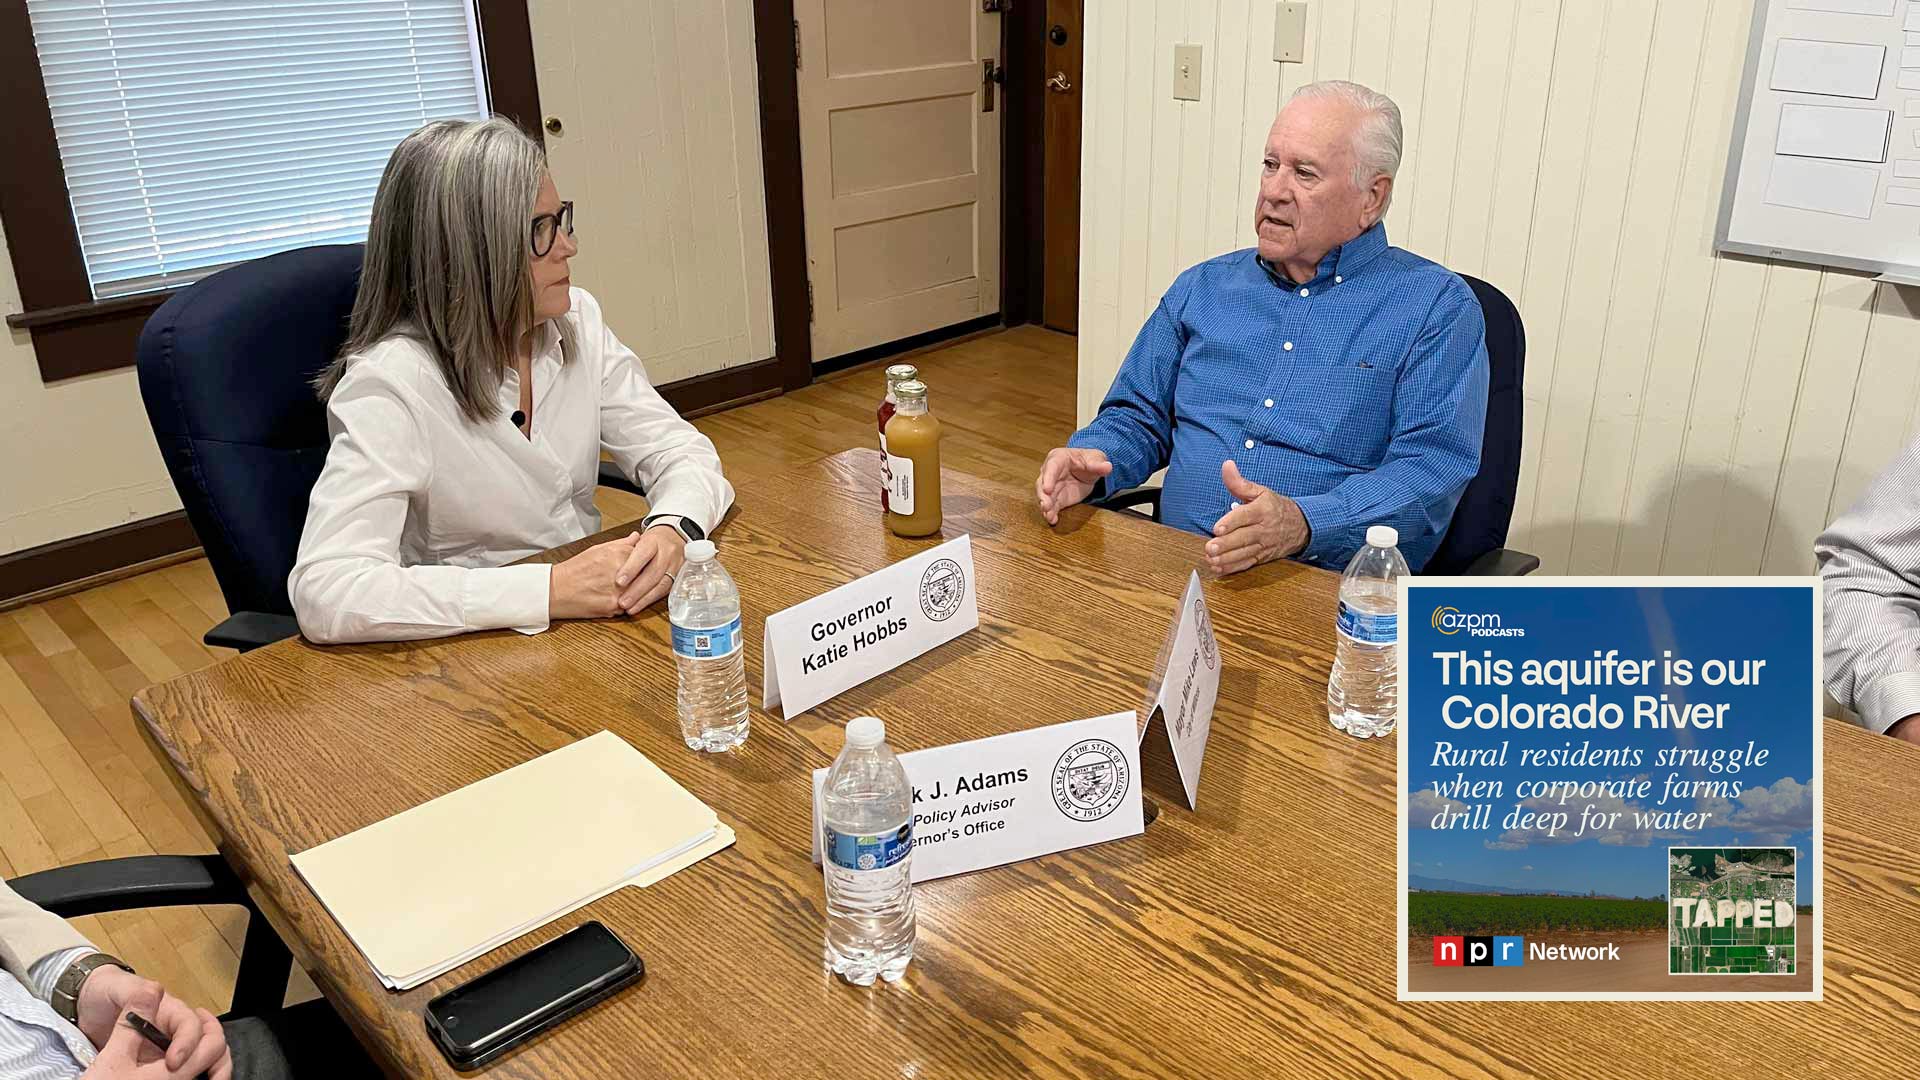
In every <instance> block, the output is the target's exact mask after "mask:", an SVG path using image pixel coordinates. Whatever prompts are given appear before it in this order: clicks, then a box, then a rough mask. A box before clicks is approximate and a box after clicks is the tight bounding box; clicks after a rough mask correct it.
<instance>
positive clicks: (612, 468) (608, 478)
mask: <svg viewBox="0 0 1920 1080" xmlns="http://www.w3.org/2000/svg"><path fill="white" fill-rule="evenodd" d="M600 486H601V487H605V488H612V489H614V490H615V491H624V492H626V493H627V494H629V495H638V496H640V497H641V498H643V499H644V498H646V497H647V493H646V492H645V491H644V490H642V489H641V487H640V485H639V484H636V483H634V482H633V480H632V479H631V478H629V477H628V476H627V474H626V473H623V472H621V471H620V466H619V465H617V464H615V463H614V462H611V461H602V462H601V463H600Z"/></svg>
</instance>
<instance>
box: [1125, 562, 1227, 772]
mask: <svg viewBox="0 0 1920 1080" xmlns="http://www.w3.org/2000/svg"><path fill="white" fill-rule="evenodd" d="M1160 657H1161V659H1160V662H1159V663H1157V664H1156V665H1155V666H1154V672H1153V679H1152V681H1151V682H1149V683H1148V685H1147V707H1146V710H1145V711H1144V712H1142V713H1141V714H1140V715H1141V716H1143V717H1145V719H1144V720H1143V721H1142V722H1141V725H1140V738H1141V740H1142V741H1143V742H1144V741H1145V740H1146V739H1149V738H1152V737H1153V732H1155V731H1156V730H1158V731H1162V732H1165V738H1166V739H1167V741H1168V742H1169V743H1171V744H1172V746H1173V760H1174V763H1175V764H1176V765H1178V766H1179V767H1180V783H1181V784H1182V785H1183V786H1185V788H1186V796H1187V808H1188V809H1190V810H1191V809H1198V807H1199V805H1200V802H1199V800H1200V761H1201V759H1202V758H1204V757H1205V756H1206V753H1207V736H1208V735H1209V734H1211V733H1212V731H1213V706H1214V704H1215V703H1216V702H1217V701H1219V699H1220V645H1219V642H1218V641H1217V640H1216V639H1215V638H1214V635H1213V617H1212V616H1210V615H1209V614H1207V597H1206V594H1205V593H1204V592H1202V591H1201V589H1200V575H1199V573H1197V572H1196V573H1193V574H1191V575H1189V576H1188V578H1187V589H1186V592H1185V593H1183V594H1182V595H1181V597H1180V610H1179V611H1178V612H1177V613H1176V614H1175V615H1174V618H1173V626H1172V627H1171V628H1169V629H1168V631H1167V640H1166V643H1165V644H1164V645H1162V646H1161V647H1160ZM1155 720H1158V721H1160V723H1159V724H1157V725H1156V724H1155V723H1154V721H1155Z"/></svg>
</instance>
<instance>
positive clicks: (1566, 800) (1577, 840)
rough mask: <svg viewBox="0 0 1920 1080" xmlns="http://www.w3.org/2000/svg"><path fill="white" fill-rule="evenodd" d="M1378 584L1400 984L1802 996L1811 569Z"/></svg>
mask: <svg viewBox="0 0 1920 1080" xmlns="http://www.w3.org/2000/svg"><path fill="white" fill-rule="evenodd" d="M1403 588H1404V590H1405V591H1404V592H1403V593H1402V597H1403V599H1402V608H1401V610H1403V611H1405V612H1407V613H1408V616H1409V617H1407V618H1404V619H1402V620H1401V626H1400V633H1401V643H1400V647H1401V658H1400V662H1401V687H1402V691H1401V727H1400V739H1401V744H1400V749H1401V752H1400V763H1399V764H1400V780H1401V783H1400V815H1401V822H1400V860H1399V874H1400V878H1399V880H1400V892H1399V909H1400V910H1399V915H1400V922H1399V927H1400V949H1399V958H1398V960H1399V986H1398V991H1399V995H1400V997H1401V998H1402V999H1403V1000H1462V999H1467V1000H1471V999H1486V1000H1515V999H1518V1000H1527V999H1541V1000H1580V999H1620V1000H1664V999H1700V998H1706V999H1742V998H1760V999H1801V1000H1807V999H1812V1000H1817V999H1818V998H1819V995H1820V948H1821V925H1822V915H1823V912H1822V909H1821V906H1820V893H1821V887H1820V886H1821V878H1820V850H1821V848H1820V845H1821V834H1820V792H1821V777H1820V741H1819V734H1820V730H1819V724H1820V704H1821V699H1820V685H1821V684H1820V656H1819V643H1820V632H1819V619H1820V611H1819V589H1818V584H1817V582H1816V581H1814V580H1813V579H1808V578H1745V579H1737V578H1722V579H1674V578H1660V579H1641V580H1636V579H1618V578H1605V579H1594V578H1560V579H1553V578H1512V579H1506V580H1504V581H1501V582H1499V583H1497V584H1489V583H1488V582H1487V581H1486V579H1477V578H1467V579H1462V578H1416V579H1412V580H1410V581H1407V582H1406V583H1404V585H1403Z"/></svg>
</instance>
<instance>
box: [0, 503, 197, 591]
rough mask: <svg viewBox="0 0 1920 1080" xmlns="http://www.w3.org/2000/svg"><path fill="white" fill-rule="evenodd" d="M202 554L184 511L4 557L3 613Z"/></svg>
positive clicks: (0, 570)
mask: <svg viewBox="0 0 1920 1080" xmlns="http://www.w3.org/2000/svg"><path fill="white" fill-rule="evenodd" d="M199 554H200V538H199V537H198V536H195V535H194V532H193V526H192V525H191V524H189V523H188V522H187V513H186V511H184V510H175V511H174V512H173V513H171V514H161V515H160V516H159V517H150V518H146V519H145V520H142V521H129V522H127V523H126V524H125V525H115V526H114V527H113V528H111V529H102V530H100V531H99V532H94V533H87V534H86V535H84V536H74V537H69V538H68V539H65V540H55V541H54V542H53V543H51V544H42V545H40V546H39V547H31V548H27V549H26V550H24V551H16V552H13V553H12V554H9V555H0V611H5V610H8V609H9V608H16V607H20V606H21V605H23V604H30V603H37V602H39V601H42V600H51V599H54V598H55V597H58V596H65V595H67V594H68V593H73V592H78V591H79V590H81V589H89V588H92V587H94V586H96V585H104V584H106V583H108V582H110V581H117V580H119V579H121V578H124V577H131V576H132V575H134V574H140V573H145V572H146V571H148V570H155V569H159V568H160V567H163V566H168V565H171V564H173V563H176V562H183V561H185V560H187V559H190V558H193V557H195V556H197V555H199Z"/></svg>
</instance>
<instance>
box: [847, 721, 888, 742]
mask: <svg viewBox="0 0 1920 1080" xmlns="http://www.w3.org/2000/svg"><path fill="white" fill-rule="evenodd" d="M886 741H887V725H885V724H883V723H881V722H880V718H879V717H877V716H861V717H856V718H854V719H852V720H849V721H847V745H848V746H857V747H859V748H860V749H862V750H865V749H869V748H871V747H875V746H879V745H880V744H881V743H883V742H886Z"/></svg>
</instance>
